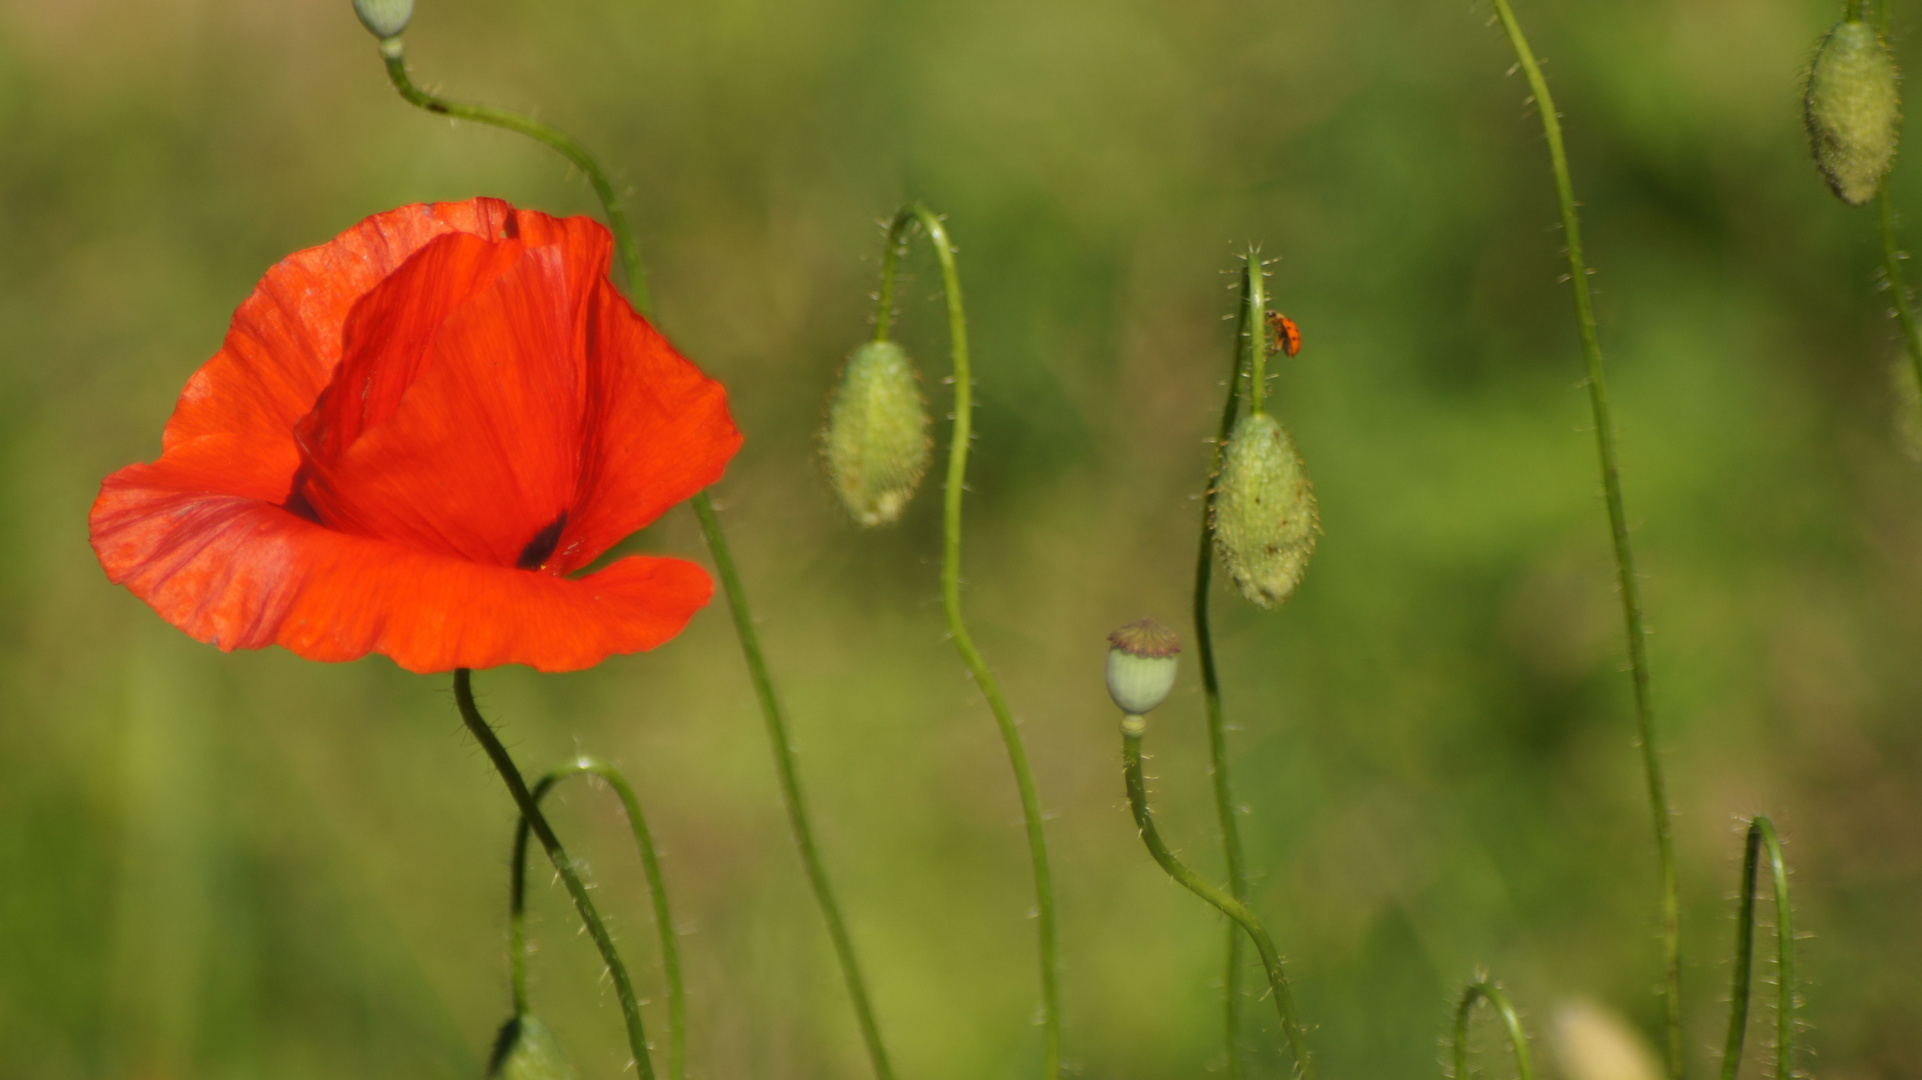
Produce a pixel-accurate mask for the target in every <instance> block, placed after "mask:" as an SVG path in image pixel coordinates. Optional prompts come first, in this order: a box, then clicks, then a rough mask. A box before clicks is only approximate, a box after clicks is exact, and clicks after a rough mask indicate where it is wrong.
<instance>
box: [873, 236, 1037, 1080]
mask: <svg viewBox="0 0 1922 1080" xmlns="http://www.w3.org/2000/svg"><path fill="white" fill-rule="evenodd" d="M917 224H918V225H919V226H920V227H921V228H922V229H924V230H926V231H927V234H928V240H929V241H930V242H931V243H932V244H933V245H934V254H935V258H936V259H938V260H939V261H940V263H941V278H942V283H943V285H944V288H945V292H946V296H947V301H948V342H949V346H950V348H951V350H952V353H953V359H954V430H953V432H952V434H951V436H950V438H949V440H948V478H947V488H946V491H945V496H946V498H945V503H944V506H945V509H944V512H943V519H942V537H943V544H942V558H941V603H942V607H943V608H944V609H945V610H946V612H947V618H948V636H949V637H951V638H953V639H954V647H955V650H956V651H958V652H959V653H960V654H961V661H962V663H964V664H966V665H967V667H968V670H969V671H970V672H972V673H973V674H974V681H975V682H976V683H977V684H978V685H979V686H980V687H981V693H982V695H983V696H984V697H986V698H987V699H988V708H989V709H990V710H991V711H992V712H993V713H994V720H995V723H996V724H997V725H998V726H999V727H1000V729H1001V741H1002V742H1003V743H1005V744H1006V745H1007V749H1008V763H1009V764H1010V765H1012V766H1013V768H1014V779H1015V784H1016V786H1017V787H1019V788H1020V790H1021V813H1022V816H1023V817H1024V818H1025V819H1026V821H1027V828H1028V852H1029V855H1030V856H1031V858H1032V860H1033V863H1034V896H1035V911H1036V913H1037V915H1038V916H1039V922H1040V936H1041V1018H1042V1026H1043V1029H1044V1034H1045V1038H1046V1042H1047V1075H1048V1076H1049V1077H1051V1078H1054V1077H1059V1076H1060V1075H1061V988H1060V960H1059V955H1058V954H1059V946H1058V943H1057V931H1056V925H1055V908H1054V879H1053V876H1052V875H1051V874H1050V873H1049V870H1048V840H1047V836H1046V834H1045V833H1044V831H1043V829H1042V821H1041V797H1040V796H1039V795H1038V794H1037V793H1036V792H1035V786H1034V773H1033V771H1032V770H1031V769H1030V768H1029V767H1028V752H1027V749H1026V747H1024V746H1023V745H1022V741H1021V729H1020V727H1019V726H1017V725H1016V723H1015V719H1014V714H1013V712H1011V711H1010V710H1009V709H1008V702H1007V699H1006V698H1004V697H1003V696H1002V694H1001V686H1000V684H999V683H997V682H995V679H994V675H993V673H992V672H990V671H989V670H988V665H987V662H986V661H985V660H983V659H982V658H981V651H980V650H979V649H977V648H975V644H974V638H973V637H971V636H970V635H969V634H968V627H967V624H966V623H965V622H963V621H962V619H961V496H962V493H963V491H964V490H965V486H966V483H967V474H968V444H969V443H970V442H972V441H973V438H974V436H973V416H974V383H973V381H972V376H971V375H970V373H969V369H968V320H967V315H966V313H965V311H964V309H963V307H962V303H961V276H960V272H959V271H958V270H956V268H955V263H954V245H953V244H952V243H950V242H949V240H948V231H947V229H946V227H944V226H943V225H942V223H941V218H940V217H939V216H937V215H936V214H935V213H934V211H932V210H930V209H928V208H927V207H926V206H925V205H923V204H921V203H919V202H917V203H914V204H913V205H911V206H907V207H905V208H903V209H902V210H901V212H900V213H899V214H897V215H895V218H894V222H893V224H891V225H890V226H889V227H888V237H887V252H886V254H885V255H884V256H883V257H882V267H881V294H880V305H881V307H880V314H879V315H878V316H877V317H876V319H875V324H874V339H875V340H876V341H886V340H887V337H888V330H889V327H890V325H891V323H892V317H893V310H894V280H895V275H896V273H897V272H898V270H899V266H900V260H901V253H902V251H904V250H905V249H906V247H907V244H908V241H909V239H910V237H911V235H912V230H913V228H914V227H915V226H916V225H917Z"/></svg>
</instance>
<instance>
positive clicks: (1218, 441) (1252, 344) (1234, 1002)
mask: <svg viewBox="0 0 1922 1080" xmlns="http://www.w3.org/2000/svg"><path fill="white" fill-rule="evenodd" d="M1247 258H1248V265H1247V268H1246V270H1245V271H1244V273H1243V274H1242V279H1241V326H1240V333H1239V334H1238V335H1237V336H1236V339H1235V354H1234V356H1235V363H1234V369H1233V370H1232V371H1230V372H1229V374H1228V400H1227V402H1226V403H1225V404H1223V405H1222V407H1221V430H1220V432H1219V433H1218V434H1217V435H1216V437H1215V443H1214V451H1213V453H1211V454H1210V455H1209V459H1208V488H1207V491H1206V492H1204V493H1203V494H1202V497H1201V546H1200V550H1199V551H1197V552H1196V553H1195V601H1194V617H1195V652H1196V653H1197V654H1198V655H1199V657H1200V658H1201V694H1202V699H1203V700H1204V701H1205V702H1206V704H1207V711H1208V752H1209V754H1210V761H1211V763H1212V772H1213V774H1214V781H1215V816H1216V817H1217V818H1218V819H1219V820H1220V822H1221V846H1222V849H1223V851H1224V852H1226V854H1227V858H1228V891H1229V893H1230V894H1231V895H1233V896H1234V898H1235V900H1236V901H1237V902H1238V903H1241V904H1244V905H1245V904H1247V902H1248V871H1247V868H1246V865H1245V860H1244V859H1243V856H1242V852H1241V827H1240V824H1239V823H1238V821H1237V820H1236V814H1235V797H1234V791H1233V789H1232V787H1231V786H1230V784H1229V782H1228V735H1227V725H1226V723H1225V721H1224V720H1223V719H1222V711H1221V675H1220V672H1219V671H1217V670H1216V668H1215V637H1214V631H1213V630H1212V629H1211V628H1210V626H1209V624H1208V591H1209V586H1210V585H1211V584H1212V582H1213V580H1214V568H1215V478H1216V477H1217V476H1219V475H1220V473H1221V454H1222V448H1223V447H1225V446H1226V445H1227V444H1228V436H1229V435H1230V434H1231V433H1232V432H1233V431H1234V428H1235V413H1236V411H1237V409H1238V408H1239V406H1240V405H1241V376H1242V373H1243V372H1246V371H1251V370H1252V367H1253V364H1254V357H1255V356H1256V355H1259V354H1260V353H1263V352H1266V351H1267V350H1266V348H1265V347H1264V345H1263V343H1262V336H1261V335H1262V329H1261V327H1262V323H1263V321H1264V319H1265V314H1264V312H1265V310H1266V308H1267V303H1266V296H1265V295H1264V282H1263V281H1262V277H1261V261H1260V258H1259V257H1258V256H1257V255H1256V254H1255V252H1253V251H1249V252H1248V256H1247ZM1222 986H1223V988H1224V990H1223V996H1224V998H1225V1002H1224V1016H1225V1020H1226V1028H1227V1044H1228V1068H1227V1080H1241V930H1240V928H1239V927H1237V926H1235V925H1233V924H1232V923H1231V924H1229V926H1228V961H1227V972H1226V974H1225V975H1224V976H1223V978H1222Z"/></svg>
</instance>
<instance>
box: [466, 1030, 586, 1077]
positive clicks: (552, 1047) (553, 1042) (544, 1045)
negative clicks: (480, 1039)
mask: <svg viewBox="0 0 1922 1080" xmlns="http://www.w3.org/2000/svg"><path fill="white" fill-rule="evenodd" d="M579 1075H580V1074H578V1073H576V1072H575V1071H574V1066H573V1065H571V1064H569V1063H568V1061H567V1055H565V1054H563V1053H561V1044H560V1041H559V1040H557V1039H555V1038H554V1033H553V1032H552V1031H551V1030H549V1029H548V1027H547V1025H546V1024H543V1023H541V1022H540V1021H539V1020H536V1019H535V1018H534V1017H532V1016H527V1015H522V1016H516V1017H515V1018H513V1019H512V1020H509V1021H508V1022H507V1023H505V1024H502V1025H501V1033H500V1034H499V1035H498V1036H496V1037H495V1039H494V1057H493V1060H492V1061H490V1062H489V1063H488V1066H487V1080H577V1078H578V1076H579Z"/></svg>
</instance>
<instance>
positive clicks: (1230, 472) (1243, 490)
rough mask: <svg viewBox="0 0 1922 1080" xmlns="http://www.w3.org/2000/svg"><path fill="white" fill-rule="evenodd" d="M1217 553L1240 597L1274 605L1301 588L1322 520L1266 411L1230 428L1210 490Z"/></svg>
mask: <svg viewBox="0 0 1922 1080" xmlns="http://www.w3.org/2000/svg"><path fill="white" fill-rule="evenodd" d="M1214 525H1215V550H1216V551H1217V552H1219V553H1220V555H1221V561H1222V564H1223V565H1224V566H1226V567H1227V568H1228V572H1229V573H1230V574H1232V575H1234V579H1235V584H1236V585H1238V586H1240V587H1241V595H1243V596H1245V597H1247V598H1248V599H1249V600H1250V601H1251V602H1253V603H1254V604H1256V605H1258V606H1260V607H1274V606H1275V605H1276V604H1279V603H1281V602H1282V601H1283V600H1286V599H1287V598H1288V594H1289V593H1291V592H1293V591H1294V589H1295V586H1296V585H1297V584H1300V582H1301V575H1302V571H1303V570H1304V569H1306V568H1307V566H1308V556H1309V555H1310V554H1312V553H1313V552H1314V550H1315V534H1316V533H1317V532H1318V531H1319V530H1320V522H1319V521H1318V520H1317V519H1316V516H1315V489H1314V485H1312V484H1310V483H1309V482H1308V474H1307V473H1306V472H1304V471H1303V470H1302V464H1301V458H1300V457H1299V456H1297V455H1296V453H1295V444H1294V441H1293V440H1291V439H1289V438H1288V432H1287V431H1286V430H1285V429H1283V428H1282V426H1281V424H1280V422H1279V421H1277V420H1276V419H1275V418H1274V417H1272V416H1269V415H1268V414H1267V413H1259V412H1258V413H1249V414H1248V415H1247V416H1244V417H1242V418H1241V420H1240V422H1239V423H1237V424H1236V425H1235V429H1234V431H1233V433H1231V434H1230V435H1229V436H1228V445H1227V448H1226V449H1225V450H1223V452H1222V458H1221V477H1220V479H1219V480H1218V481H1217V482H1216V485H1215V520H1214Z"/></svg>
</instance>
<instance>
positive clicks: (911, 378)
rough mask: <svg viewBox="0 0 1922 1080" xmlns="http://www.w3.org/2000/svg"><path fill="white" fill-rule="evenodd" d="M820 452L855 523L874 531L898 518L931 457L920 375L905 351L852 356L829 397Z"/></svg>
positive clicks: (882, 344) (878, 348) (870, 349)
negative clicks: (877, 526) (875, 528)
mask: <svg viewBox="0 0 1922 1080" xmlns="http://www.w3.org/2000/svg"><path fill="white" fill-rule="evenodd" d="M821 453H822V457H823V458H825V459H826V462H827V470H828V479H829V481H831V482H832V483H833V484H834V491H835V493H836V494H837V495H839V496H841V503H842V504H843V505H844V506H846V507H847V508H848V513H850V514H852V515H854V520H856V521H858V522H860V523H861V524H862V525H863V526H866V527H872V526H875V525H885V524H887V523H888V522H891V521H893V520H895V519H896V518H898V517H900V516H901V511H902V509H904V508H905V507H906V506H907V504H908V500H909V499H911V498H913V497H914V489H915V488H916V487H918V486H919V485H920V483H921V477H922V475H923V474H925V473H926V472H927V471H928V459H929V457H930V455H931V454H932V453H933V443H932V441H931V440H930V439H929V438H928V406H927V402H926V401H924V400H922V397H921V380H920V376H918V375H917V374H915V370H914V362H913V361H911V360H909V359H908V354H907V353H906V352H905V351H904V350H903V349H902V348H901V346H899V345H897V344H895V343H894V342H892V341H870V342H868V343H866V344H864V345H862V346H861V347H860V348H858V349H856V350H854V352H853V353H852V354H850V355H849V356H848V362H847V364H846V365H845V366H843V367H842V369H841V381H840V384H839V385H837V386H836V387H835V388H834V393H833V394H832V395H830V396H829V398H828V423H827V428H826V430H824V431H823V432H822V434H821Z"/></svg>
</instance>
